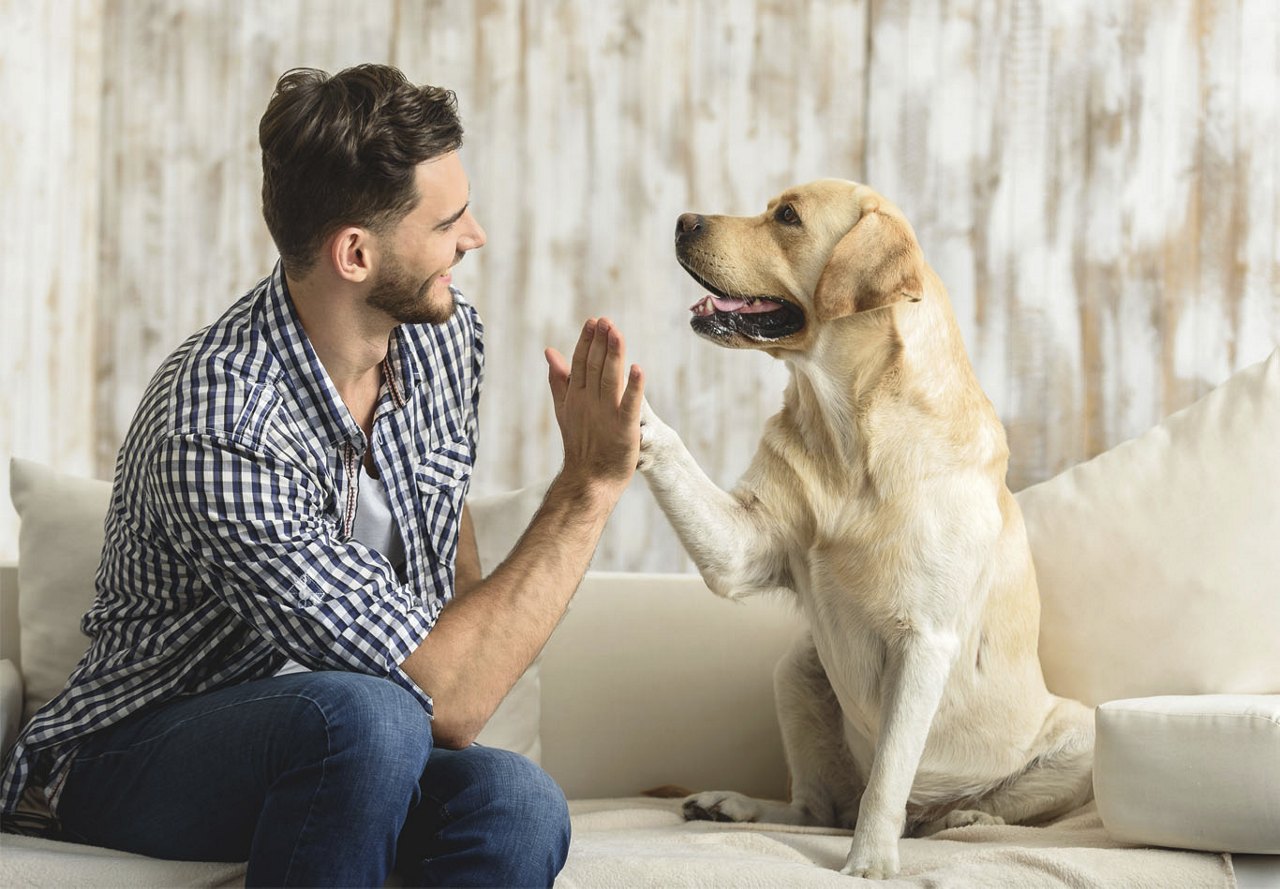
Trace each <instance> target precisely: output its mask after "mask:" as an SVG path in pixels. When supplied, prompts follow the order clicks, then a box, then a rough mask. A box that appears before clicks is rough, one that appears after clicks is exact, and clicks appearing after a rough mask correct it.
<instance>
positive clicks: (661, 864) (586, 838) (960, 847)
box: [0, 797, 1262, 889]
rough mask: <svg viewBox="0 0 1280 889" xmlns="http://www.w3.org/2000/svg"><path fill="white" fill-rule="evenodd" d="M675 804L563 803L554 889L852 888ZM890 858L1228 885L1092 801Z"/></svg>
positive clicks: (216, 871) (836, 855) (952, 881)
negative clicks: (1129, 833) (565, 836)
mask: <svg viewBox="0 0 1280 889" xmlns="http://www.w3.org/2000/svg"><path fill="white" fill-rule="evenodd" d="M679 806H680V804H679V801H678V800H667V799H651V798H647V797H630V798H621V799H604V800H574V801H572V802H570V804H569V808H570V812H571V814H572V817H573V846H572V849H571V851H570V855H569V861H568V864H567V865H566V866H565V869H564V871H563V872H562V873H561V874H560V878H559V879H558V880H557V881H556V886H557V887H558V889H610V887H618V889H645V887H653V889H676V887H682V886H688V887H707V886H726V887H729V886H732V887H761V889H775V887H778V886H788V887H808V886H813V887H820V886H830V887H846V889H847V887H848V886H850V884H851V882H854V881H851V880H850V878H849V877H846V876H842V875H841V874H840V872H839V870H840V867H841V865H842V864H843V863H844V859H845V855H846V854H847V853H848V851H849V837H850V832H849V831H841V830H830V829H823V828H806V827H788V826H782V825H767V824H720V823H715V822H708V821H698V822H685V821H684V819H683V818H682V817H681V816H680V811H679ZM2 848H3V854H2V855H0V885H4V886H75V885H80V886H90V885H94V886H131V887H140V889H141V887H167V886H207V887H222V886H242V885H244V865H243V864H220V863H205V862H189V861H159V860H156V859H153V858H142V857H140V856H136V855H128V854H126V853H123V852H116V851H113V850H109V849H99V848H95V847H92V846H80V845H75V844H72V843H60V842H54V841H51V840H44V839H36V838H33V837H14V836H5V837H4V839H3V847H2ZM901 857H902V871H901V873H900V874H899V875H898V877H897V878H896V879H894V880H893V881H891V882H889V883H887V884H884V885H893V886H931V887H949V886H955V887H972V886H1018V887H1037V886H1045V887H1048V886H1053V887H1060V886H1073V887H1088V886H1182V887H1201V886H1203V887H1209V886H1222V887H1229V886H1233V885H1235V883H1234V882H1233V881H1234V879H1235V877H1234V875H1233V867H1232V859H1231V856H1229V855H1209V854H1203V853H1196V852H1181V851H1175V850H1169V849H1145V848H1135V847H1132V846H1129V845H1127V844H1124V843H1120V842H1118V841H1115V840H1112V839H1109V838H1108V836H1107V833H1106V831H1105V830H1104V829H1103V827H1102V821H1101V820H1100V819H1099V818H1098V814H1097V811H1096V810H1095V809H1094V807H1093V806H1092V805H1090V806H1086V807H1084V808H1082V809H1080V810H1078V811H1077V812H1075V813H1072V814H1071V815H1068V816H1067V817H1065V818H1063V819H1061V820H1059V821H1058V822H1056V823H1055V824H1053V825H1051V826H1049V827H1009V826H976V825H975V826H971V827H963V828H956V829H953V830H948V831H944V832H943V833H940V834H937V835H935V836H933V837H931V838H929V839H906V840H903V841H902V844H901ZM856 882H859V883H862V882H863V881H856ZM1242 882H1243V881H1242ZM388 885H396V883H395V882H394V881H393V882H392V883H389V884H388ZM1257 885H1262V884H1257Z"/></svg>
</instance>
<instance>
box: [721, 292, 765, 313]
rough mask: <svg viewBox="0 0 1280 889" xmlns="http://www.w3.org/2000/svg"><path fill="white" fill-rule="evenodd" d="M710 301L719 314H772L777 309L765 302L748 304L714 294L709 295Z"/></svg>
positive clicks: (742, 300)
mask: <svg viewBox="0 0 1280 889" xmlns="http://www.w3.org/2000/svg"><path fill="white" fill-rule="evenodd" d="M711 301H712V302H713V303H715V304H716V308H717V309H719V310H720V311H721V312H738V313H740V314H743V315H752V314H758V313H760V312H772V311H773V310H774V309H776V308H777V306H775V305H773V304H772V303H769V302H766V301H765V300H757V301H756V302H753V303H749V302H747V301H746V300H745V299H722V298H721V297H718V296H716V295H715V294H712V295H711Z"/></svg>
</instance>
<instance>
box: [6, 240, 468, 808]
mask: <svg viewBox="0 0 1280 889" xmlns="http://www.w3.org/2000/svg"><path fill="white" fill-rule="evenodd" d="M453 296H454V301H455V303H456V311H455V312H454V314H453V317H452V318H451V319H450V320H449V321H448V322H447V323H446V324H443V325H438V326H437V325H402V326H400V327H398V328H396V329H395V331H394V332H393V333H392V334H391V338H390V343H389V348H388V352H387V358H386V360H385V361H384V363H383V368H382V369H383V377H384V384H383V387H382V392H381V395H380V398H379V400H378V404H377V407H376V411H375V415H374V421H373V434H372V436H371V437H370V439H369V440H368V441H366V438H365V435H364V433H363V431H362V430H361V429H360V426H359V424H357V423H356V422H355V420H354V419H353V418H352V416H351V414H350V412H349V411H348V410H347V408H346V407H345V405H344V404H343V402H342V400H341V398H340V397H339V395H338V393H337V390H336V389H335V388H334V386H333V383H332V381H331V380H330V379H329V376H328V374H327V373H326V372H325V370H324V367H323V366H322V365H321V363H320V361H319V359H318V358H317V357H316V353H315V351H314V350H313V349H312V347H311V343H310V341H309V340H308V339H307V335H306V333H305V332H304V331H303V329H302V325H301V323H300V322H299V320H298V316H297V314H296V313H295V312H294V308H293V301H292V299H291V297H290V296H289V293H288V289H287V287H286V285H285V279H284V273H283V271H282V268H281V266H280V264H279V263H277V265H276V268H275V271H274V272H273V273H272V275H271V276H270V277H268V278H266V279H264V280H263V281H262V282H261V283H259V284H258V285H257V286H256V287H255V288H254V289H253V290H252V291H250V292H249V293H248V294H246V295H245V296H244V298H242V299H240V300H239V301H237V302H236V303H235V304H234V305H233V306H232V307H231V308H230V309H229V310H228V311H227V312H226V314H224V315H223V316H222V317H221V318H220V319H219V320H218V321H217V322H215V323H214V324H212V325H211V326H209V327H207V328H205V329H204V330H202V331H200V332H199V333H197V334H195V335H194V336H192V337H191V338H190V339H188V340H187V341H186V342H185V343H183V344H182V345H181V346H180V347H179V348H178V350H177V351H176V352H174V353H173V354H172V355H171V356H170V357H169V358H168V360H167V361H165V363H164V364H163V366H161V368H160V370H159V371H158V372H157V373H156V375H155V377H154V378H153V379H152V381H151V383H150V385H149V386H148V387H147V391H146V393H145V394H144V395H143V398H142V403H141V405H140V406H139V408H138V412H137V414H136V415H135V417H134V419H133V423H132V425H131V426H130V428H129V433H128V435H127V436H126V438H125V442H124V446H123V447H122V448H121V449H120V454H119V457H118V459H117V462H116V474H115V485H114V489H113V491H112V495H111V507H110V510H109V511H108V513H107V519H106V540H105V543H104V545H103V551H102V563H101V566H100V568H99V569H98V575H97V584H96V586H97V596H96V599H95V601H94V603H93V607H92V608H91V609H90V610H89V612H88V613H87V614H86V615H85V616H84V619H83V621H82V623H81V628H82V629H83V630H84V632H85V634H86V635H88V636H89V637H90V639H91V643H90V645H89V650H88V651H87V652H86V653H85V655H84V657H83V658H82V659H81V661H80V663H79V665H78V666H77V667H76V669H75V671H74V672H73V673H72V674H71V677H70V678H69V679H68V680H67V685H66V688H65V689H63V691H62V692H61V693H60V694H59V695H58V696H57V697H55V698H54V699H53V700H52V701H50V702H49V703H48V704H47V705H46V706H45V707H43V708H42V709H41V710H40V711H39V713H38V714H37V715H36V716H35V717H34V718H33V719H32V720H31V722H30V724H29V725H28V726H27V727H26V728H25V729H24V731H23V733H22V735H21V736H20V737H19V739H18V743H17V744H16V745H14V747H13V749H12V750H11V751H10V755H9V757H8V758H7V759H6V761H5V764H4V775H3V781H2V782H0V806H2V809H3V811H4V812H5V813H9V812H13V811H14V810H15V809H16V808H17V806H18V804H19V802H20V800H21V798H22V796H23V793H24V789H25V788H26V787H27V786H28V785H30V786H32V787H35V788H39V789H42V790H43V791H44V796H45V799H46V800H47V802H48V804H49V806H50V807H51V808H53V809H55V810H56V806H57V800H58V796H59V794H60V793H61V789H62V784H63V781H64V780H65V778H66V773H67V772H68V771H69V769H70V764H71V761H72V759H73V758H74V755H75V752H76V749H77V747H78V746H79V743H80V742H81V741H82V740H83V739H84V738H85V736H86V735H88V734H89V733H91V732H94V731H97V730H99V729H102V728H105V727H107V726H109V725H112V724H113V723H116V722H118V721H119V720H121V719H124V718H125V717H127V716H129V715H131V714H133V713H136V712H138V711H139V710H142V709H143V708H145V707H151V706H156V705H158V704H161V703H163V702H165V701H170V700H173V699H174V698H177V697H179V696H183V695H193V694H200V693H201V692H206V691H211V690H213V689H217V688H222V687H225V686H228V685H235V684H237V683H241V682H248V681H250V680H254V679H262V678H265V677H268V676H271V675H272V674H273V673H275V671H276V670H277V669H279V668H280V667H281V666H282V665H283V664H284V663H285V661H286V660H287V659H289V658H292V659H293V660H296V661H298V662H299V663H301V664H303V665H304V666H307V667H310V668H312V669H317V670H348V671H351V672H357V673H366V674H369V675H373V676H385V677H387V678H388V679H390V680H392V681H393V682H397V683H399V684H400V685H402V686H403V687H405V688H406V689H408V690H409V691H410V692H412V693H413V694H414V695H416V696H417V697H418V699H419V700H420V701H421V702H422V706H423V708H424V709H426V711H427V712H428V713H429V714H430V713H431V699H430V697H428V696H427V695H426V694H425V693H424V692H423V691H422V690H421V689H419V688H418V687H417V686H416V685H415V684H414V683H413V681H412V680H411V679H410V678H409V677H408V676H407V675H406V674H405V673H404V672H403V671H402V670H401V669H400V666H399V665H400V662H401V661H403V660H404V659H405V658H406V657H407V656H408V655H409V654H410V653H411V652H412V651H413V650H414V649H415V648H417V646H418V645H419V644H420V643H421V642H422V640H423V638H424V637H425V636H426V635H427V633H428V631H430V629H431V628H432V626H433V625H434V623H435V620H436V618H437V616H438V615H439V614H440V610H441V608H442V607H443V606H444V604H445V603H446V602H447V601H449V599H450V598H451V597H452V595H453V570H454V554H455V551H456V548H457V543H458V529H459V526H460V519H461V510H462V501H463V497H464V495H465V493H466V490H467V487H468V485H469V483H470V478H471V467H472V462H473V455H474V453H475V443H476V415H477V410H478V402H479V397H480V382H481V376H482V371H483V350H482V346H481V334H482V327H481V324H480V319H479V317H478V316H477V314H476V312H475V310H474V309H473V308H472V307H471V306H470V305H469V304H468V303H467V302H466V301H465V300H464V299H463V298H462V295H461V294H460V293H458V292H457V291H454V292H453ZM366 447H372V449H373V461H374V463H375V464H376V466H377V468H378V470H379V472H380V475H381V477H382V479H383V482H384V484H385V486H386V490H387V495H388V499H389V500H390V504H391V510H392V514H393V516H394V518H395V521H396V524H397V526H398V527H399V529H400V532H401V535H402V537H403V539H404V545H405V556H406V565H405V568H404V570H405V574H406V578H407V582H406V583H403V584H402V583H401V582H400V581H399V580H398V579H397V577H396V572H395V570H394V569H393V568H392V566H391V564H390V563H388V562H387V560H386V559H385V558H384V557H383V556H382V554H381V553H379V552H377V551H375V550H372V549H370V548H369V547H367V546H365V545H364V544H362V543H360V542H359V541H357V540H355V539H353V538H352V536H351V531H352V522H353V520H354V517H355V507H356V498H357V487H356V486H357V485H358V484H359V478H360V475H361V472H360V466H361V461H362V459H363V458H364V453H365V449H366Z"/></svg>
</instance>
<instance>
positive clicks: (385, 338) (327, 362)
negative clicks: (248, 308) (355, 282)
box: [285, 273, 396, 431]
mask: <svg viewBox="0 0 1280 889" xmlns="http://www.w3.org/2000/svg"><path fill="white" fill-rule="evenodd" d="M285 280H286V283H287V284H288V287H289V294H290V296H292V298H293V306H294V310H295V311H296V312H297V313H298V320H299V321H300V322H301V323H302V329H303V330H304V331H306V334H307V338H308V339H309V340H310V341H311V347H312V348H313V349H315V352H316V357H317V358H319V359H320V363H321V364H322V365H324V369H325V371H326V372H327V373H328V374H329V379H331V380H332V381H333V385H334V387H335V388H336V389H337V390H338V394H339V395H340V396H341V397H342V400H343V401H344V402H345V403H346V405H347V409H348V410H350V411H351V413H352V415H353V416H354V417H355V418H356V421H357V422H359V423H360V425H361V426H366V425H367V421H366V417H371V416H372V409H373V405H374V403H375V402H376V401H377V393H378V389H379V387H380V384H381V377H380V366H381V364H382V361H383V359H385V358H386V357H387V344H388V342H389V339H390V336H391V331H392V330H394V329H395V326H396V325H395V323H394V322H392V321H391V320H390V319H380V318H376V317H374V313H372V312H370V311H369V310H367V309H365V307H364V306H363V302H362V300H361V299H360V298H359V297H358V295H357V294H355V293H353V292H351V291H349V290H346V289H344V288H343V287H342V286H339V285H334V286H326V284H325V283H324V282H322V281H319V280H316V276H309V277H308V278H304V279H302V280H295V279H294V278H292V277H290V276H289V275H288V274H287V273H286V275H285ZM366 431H367V430H366Z"/></svg>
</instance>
